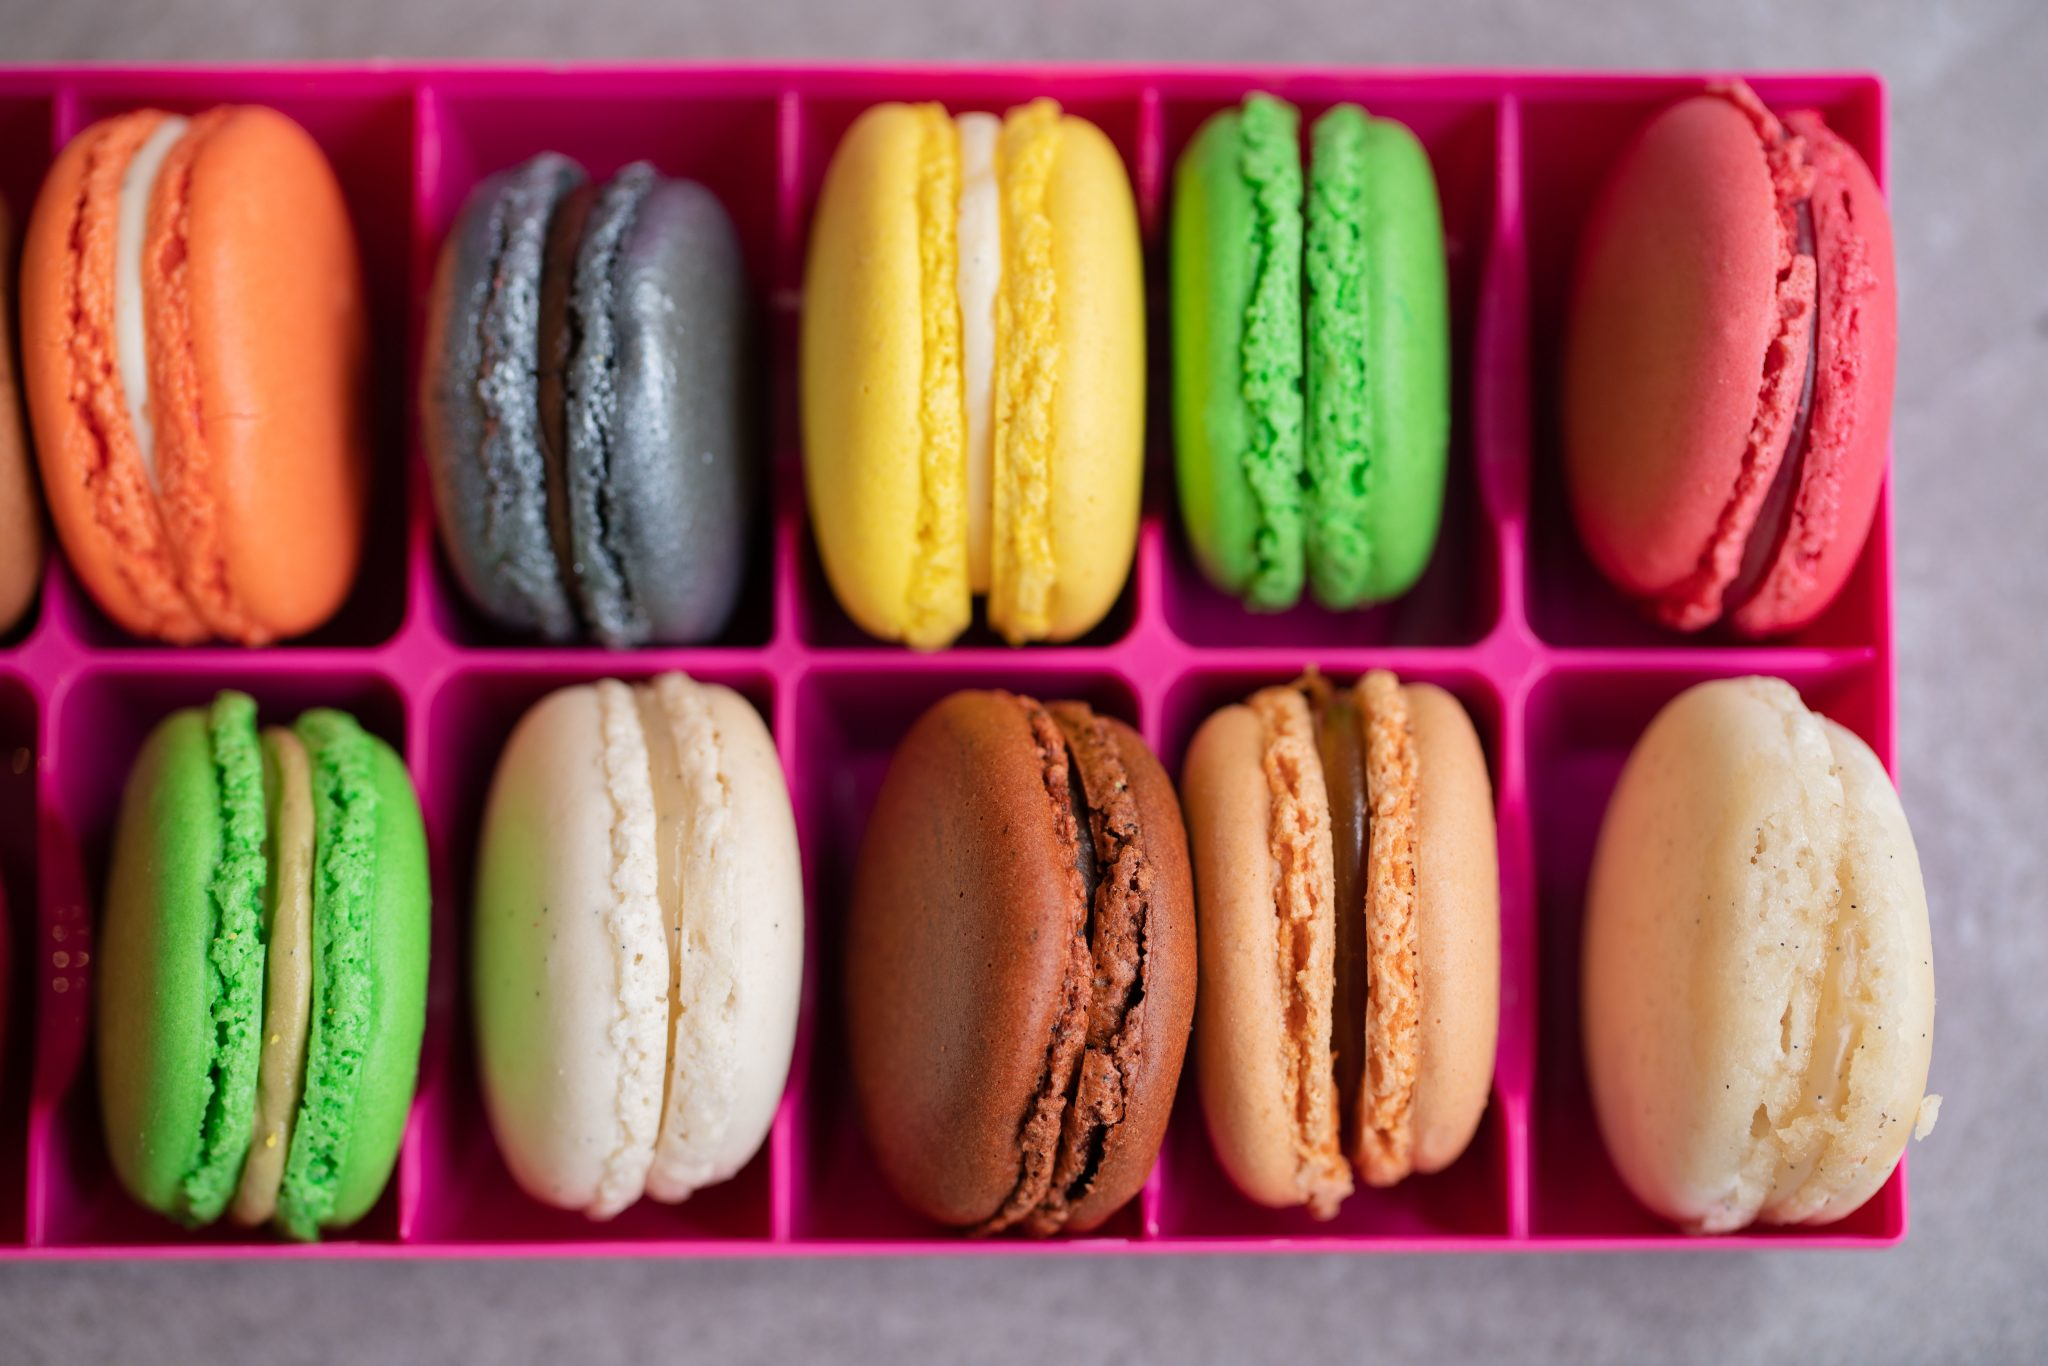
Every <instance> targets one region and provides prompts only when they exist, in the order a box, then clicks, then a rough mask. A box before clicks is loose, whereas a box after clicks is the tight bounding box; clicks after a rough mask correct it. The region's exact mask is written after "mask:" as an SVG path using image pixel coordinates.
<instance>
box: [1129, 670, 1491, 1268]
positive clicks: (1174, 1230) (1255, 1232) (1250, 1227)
mask: <svg viewBox="0 0 2048 1366" xmlns="http://www.w3.org/2000/svg"><path fill="white" fill-rule="evenodd" d="M1375 662H1378V661H1375ZM1385 663H1386V666H1387V667H1390V668H1393V669H1394V670H1395V671H1396V672H1397V673H1398V674H1399V675H1400V677H1401V678H1402V680H1403V681H1407V682H1428V683H1435V684H1437V685H1438V686H1440V687H1442V688H1444V689H1445V690H1446V691H1448V692H1450V693H1452V694H1453V695H1454V696H1456V697H1457V698H1458V700H1459V701H1461V702H1462V703H1464V705H1465V709H1466V711H1467V712H1468V713H1470V715H1471V717H1472V722H1473V725H1474V727H1475V729H1477V730H1478V732H1479V737H1480V744H1481V746H1482V747H1483V748H1484V750H1485V751H1486V755H1487V762H1488V768H1489V770H1490V774H1491V777H1492V781H1493V785H1494V789H1495V791H1496V793H1497V794H1498V796H1497V799H1496V800H1497V806H1502V807H1505V806H1508V805H1510V804H1511V803H1510V802H1509V801H1508V800H1507V799H1508V798H1509V797H1510V796H1511V795H1512V794H1510V793H1509V792H1508V790H1507V789H1506V786H1505V783H1504V781H1503V777H1504V775H1503V768H1502V763H1501V759H1502V755H1503V752H1504V751H1503V747H1502V740H1503V732H1502V721H1503V716H1504V709H1503V698H1502V697H1501V695H1500V693H1499V691H1498V690H1497V689H1496V688H1495V686H1494V685H1493V684H1492V682H1491V681H1490V680H1488V679H1487V678H1486V676H1485V675H1483V674H1480V673H1476V672H1473V671H1470V670H1464V669H1456V668H1443V667H1437V668H1431V667H1429V666H1427V665H1426V664H1409V663H1404V662H1397V661H1394V660H1388V661H1385ZM1326 672H1327V673H1328V674H1329V676H1330V677H1331V678H1333V679H1334V680H1335V681H1336V682H1337V683H1339V684H1340V685H1343V686H1348V685H1349V684H1350V682H1351V681H1352V679H1353V678H1355V677H1356V675H1357V674H1358V673H1359V672H1361V669H1360V668H1342V667H1330V668H1328V669H1326ZM1291 677H1293V675H1292V674H1282V673H1273V672H1270V671H1264V670H1256V669H1253V670H1247V669H1241V668H1231V667H1229V666H1226V665H1221V664H1215V665H1209V666H1206V667H1201V668H1198V669H1196V670H1194V671H1191V672H1189V673H1188V674H1185V675H1183V676H1182V677H1181V679H1180V680H1179V681H1178V682H1177V683H1175V684H1174V685H1173V686H1172V687H1171V688H1169V690H1168V691H1167V694H1166V699H1165V704H1164V706H1163V708H1162V711H1161V726H1160V730H1159V743H1160V755H1161V758H1162V759H1163V760H1164V761H1165V762H1166V764H1167V771H1168V772H1170V773H1172V774H1173V775H1174V776H1175V778H1176V780H1179V778H1180V777H1181V769H1182V764H1183V762H1184V761H1185V758H1186V753H1187V746H1188V743H1189V742H1190V741H1191V740H1192V739H1193V738H1194V734H1195V731H1196V730H1197V729H1199V728H1200V726H1201V724H1202V722H1203V721H1204V720H1206V719H1207V718H1208V717H1209V716H1210V715H1211V714H1212V713H1214V712H1215V711H1217V710H1219V709H1220V708H1222V707H1225V706H1227V705H1229V704H1231V703H1233V702H1241V701H1243V700H1244V699H1245V698H1246V697H1248V696H1250V695H1251V694H1252V693H1253V692H1255V691H1257V690H1258V689H1259V688H1262V687H1267V686H1269V685H1273V684H1284V683H1286V682H1288V681H1289V679H1290V678H1291ZM1503 852H1504V851H1503ZM1503 861H1504V862H1505V860H1503ZM1503 872H1504V873H1505V869H1503ZM1518 891H1519V889H1518V888H1516V887H1514V886H1513V885H1512V884H1510V883H1509V882H1508V880H1507V879H1506V878H1505V876H1504V877H1503V886H1502V896H1501V931H1502V933H1501V953H1502V962H1501V971H1502V978H1503V982H1504V983H1505V982H1511V981H1514V980H1517V979H1518V978H1519V976H1520V975H1521V972H1522V965H1521V963H1520V961H1519V959H1518V957H1517V956H1516V955H1517V954H1518V953H1520V952H1521V951H1522V950H1523V947H1524V946H1526V944H1527V942H1528V938H1529V936H1528V934H1527V932H1526V929H1525V925H1526V921H1527V919H1528V917H1529V914H1530V906H1529V903H1528V900H1527V898H1526V897H1523V896H1519V895H1517V894H1516V893H1517V892H1518ZM1515 1009H1516V1003H1515V1001H1514V999H1513V997H1512V994H1511V993H1509V992H1507V991H1505V990H1504V991H1503V993H1502V1000H1501V1016H1502V1037H1503V1041H1504V1042H1505V1041H1506V1040H1507V1039H1509V1038H1512V1037H1513V1036H1514V1035H1515V1034H1516V1032H1517V1026H1516V1015H1515ZM1526 1087H1527V1076H1526V1072H1525V1071H1524V1072H1522V1073H1521V1074H1520V1075H1518V1074H1517V1069H1516V1068H1515V1066H1514V1065H1513V1064H1512V1062H1511V1060H1510V1058H1509V1056H1508V1052H1507V1050H1506V1049H1505V1048H1503V1050H1502V1056H1501V1058H1500V1059H1499V1061H1497V1062H1496V1064H1495V1076H1494V1084H1493V1095H1492V1098H1491V1100H1490V1101H1489V1103H1488V1106H1487V1113H1486V1117H1485V1118H1484V1119H1483V1120H1482V1121H1481V1122H1480V1127H1479V1132H1478V1134H1476V1135H1475V1136H1474V1138H1473V1140H1472V1145H1471V1147H1469V1148H1467V1149H1466V1150H1465V1153H1464V1155H1463V1156H1462V1157H1460V1158H1459V1159H1458V1160H1457V1161H1456V1162H1454V1163H1452V1164H1451V1165H1450V1166H1449V1167H1447V1168H1446V1169H1444V1170H1443V1171H1441V1172H1437V1173H1435V1174H1434V1175H1430V1176H1411V1177H1409V1178H1408V1180H1406V1181H1404V1182H1402V1183H1401V1184H1400V1185H1398V1186H1394V1187H1391V1188H1389V1189H1385V1190H1374V1189H1372V1188H1370V1187H1367V1186H1364V1185H1362V1184H1361V1185H1360V1186H1359V1188H1358V1189H1357V1191H1356V1192H1355V1193H1354V1194H1353V1195H1352V1196H1351V1197H1350V1198H1349V1199H1347V1200H1346V1201H1345V1202H1344V1204H1343V1207H1342V1208H1341V1209H1340V1210H1339V1211H1338V1214H1337V1217H1336V1218H1335V1219H1333V1220H1330V1221H1329V1222H1327V1223H1325V1222H1320V1221H1318V1220H1316V1219H1314V1218H1313V1217H1311V1216H1310V1215H1309V1214H1308V1212H1307V1211H1306V1210H1301V1209H1290V1210H1270V1209H1266V1208H1264V1207H1262V1206H1260V1205H1258V1204H1256V1203H1254V1202H1253V1201H1251V1200H1249V1199H1247V1198H1245V1197H1244V1196H1243V1195H1241V1194H1240V1193H1239V1192H1238V1191H1237V1189H1236V1187H1235V1186H1234V1185H1233V1184H1232V1183H1231V1180H1230V1178H1229V1176H1228V1175H1227V1174H1226V1173H1225V1172H1224V1170H1223V1167H1222V1165H1221V1164H1220V1163H1219V1162H1218V1161H1217V1159H1216V1155H1215V1149H1214V1148H1213V1147H1212V1145H1211V1144H1210V1141H1209V1133H1208V1125H1207V1122H1206V1120H1205V1118H1204V1116H1203V1113H1202V1107H1201V1103H1200V1089H1201V1088H1200V1080H1199V1077H1198V1074H1197V1069H1196V1065H1195V1055H1194V1051H1193V1047H1192V1045H1191V1046H1190V1049H1189V1053H1188V1065H1187V1070H1186V1071H1185V1072H1184V1073H1183V1074H1182V1077H1181V1087H1180V1095H1179V1098H1178V1101H1177V1103H1176V1105H1175V1108H1174V1116H1173V1125H1172V1128H1171V1129H1170V1130H1169V1131H1168V1134H1167V1142H1166V1153H1165V1155H1164V1157H1163V1159H1162V1165H1163V1167H1164V1175H1163V1178H1162V1181H1161V1186H1162V1196H1161V1200H1160V1232H1161V1236H1162V1237H1165V1238H1169V1239H1179V1238H1186V1239H1195V1240H1203V1239H1233V1240H1259V1239H1284V1240H1300V1241H1303V1242H1306V1243H1312V1244H1316V1245H1327V1244H1331V1243H1334V1244H1335V1245H1337V1246H1351V1245H1353V1244H1359V1243H1366V1244H1369V1243H1372V1242H1375V1241H1388V1240H1391V1241H1396V1242H1401V1243H1405V1244H1413V1245H1420V1244H1422V1243H1426V1242H1428V1241H1429V1240H1431V1239H1433V1238H1443V1237H1456V1238H1483V1239H1491V1238H1503V1237H1505V1236H1506V1235H1507V1234H1508V1233H1509V1232H1510V1230H1511V1229H1512V1228H1513V1227H1514V1226H1515V1224H1516V1223H1517V1222H1518V1220H1517V1217H1516V1209H1515V1201H1514V1199H1513V1192H1514V1191H1515V1189H1516V1188H1517V1185H1518V1181H1517V1179H1516V1175H1517V1173H1519V1171H1520V1169H1521V1167H1522V1166H1523V1165H1524V1159H1523V1157H1522V1155H1521V1154H1520V1153H1519V1152H1517V1151H1515V1148H1516V1136H1517V1135H1518V1134H1519V1132H1520V1129H1521V1126H1520V1124H1519V1123H1518V1122H1515V1121H1513V1120H1511V1118H1510V1116H1517V1115H1519V1114H1520V1112H1521V1108H1522V1105H1523V1102H1524V1100H1525V1098H1526Z"/></svg>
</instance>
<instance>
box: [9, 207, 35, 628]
mask: <svg viewBox="0 0 2048 1366" xmlns="http://www.w3.org/2000/svg"><path fill="white" fill-rule="evenodd" d="M13 260H14V232H13V227H12V224H11V223H10V222H9V220H8V216H7V205H6V204H5V203H0V319H12V318H13V317H14V304H13V299H12V290H13V284H12V280H11V278H10V275H9V272H8V271H7V269H6V267H7V266H8V265H11V264H12V263H13ZM42 575H43V514H42V509H41V506H40V503H39V500H38V499H37V497H36V484H35V475H34V474H33V473H32V472H31V471H30V469H29V451H28V438H27V435H26V434H25V433H24V432H23V431H22V426H21V391H20V390H19V389H18V388H16V387H15V379H14V329H13V328H12V327H11V326H0V635H5V634H6V633H7V632H8V631H11V630H12V629H14V623H15V622H17V621H19V620H21V617H22V614H23V613H25V612H26V611H28V605H29V603H31V602H33V601H34V600H35V595H36V585H37V584H38V583H39V582H40V581H41V580H42Z"/></svg>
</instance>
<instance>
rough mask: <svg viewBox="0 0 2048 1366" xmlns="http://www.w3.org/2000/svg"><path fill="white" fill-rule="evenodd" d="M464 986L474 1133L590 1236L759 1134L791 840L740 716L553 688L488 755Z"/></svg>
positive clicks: (790, 976) (785, 1005) (763, 752)
mask: <svg viewBox="0 0 2048 1366" xmlns="http://www.w3.org/2000/svg"><path fill="white" fill-rule="evenodd" d="M475 916H476V920H475V942H474V957H473V964H472V971H473V973H474V989H475V993H476V1027H477V1040H478V1042H477V1046H478V1052H479V1055H480V1058H481V1063H482V1072H483V1091H484V1101H485V1105H486V1108H487V1109H488V1111H489V1114H490V1119H491V1127H492V1130H493V1132H494V1133H495V1134H496V1135H497V1140H498V1146H499V1148H500V1149H501V1150H502V1152H503V1153H504V1155H505V1160H506V1162H507V1164H508V1165H509V1166H510V1168H511V1170H512V1175H513V1177H514V1178H515V1179H516V1180H517V1181H518V1182H519V1184H520V1186H521V1187H522V1188H524V1189H525V1190H526V1191H527V1193H528V1194H530V1195H532V1196H533V1197H534V1198H535V1199H538V1200H541V1201H544V1202H546V1203H548V1204H550V1205H555V1206H559V1207H561V1208H564V1209H572V1210H581V1211H583V1212H584V1213H586V1214H588V1215H590V1216H591V1217H592V1218H595V1219H605V1218H610V1217H611V1216H613V1215H615V1214H618V1213H619V1212H620V1211H622V1210H624V1209H625V1208H627V1207H628V1206H630V1205H632V1204H633V1203H634V1202H635V1201H636V1200H638V1199H639V1198H640V1196H641V1195H642V1194H643V1193H644V1194H647V1195H650V1196H652V1197H653V1198H655V1199H656V1200H660V1201H665V1202H670V1203H673V1202H676V1201H680V1200H683V1199H685V1198H686V1197H688V1196H689V1195H690V1194H691V1193H692V1192H693V1191H696V1190H698V1189H699V1188H701V1187H704V1186H708V1185H711V1184H713V1183H715V1182H719V1181H723V1180H725V1179H727V1178H728V1177H730V1176H732V1175H733V1174H734V1173H736V1172H738V1171H739V1170H740V1168H742V1167H744V1166H745V1165H746V1164H747V1162H748V1161H749V1159H751V1158H752V1157H753V1155H754V1153H755V1151H756V1150H757V1149H759V1147H760V1145H761V1142H762V1140H763V1139H764V1138H765V1137H766V1136H767V1133H768V1127H769V1124H770V1121H771V1120H772V1119H773V1118H774V1114H775V1109H776V1105H777V1103H778V1102H779V1101H780V1099H781V1096H782V1089H783V1082H784V1080H785V1079H786V1077H787V1074H788V1070H789V1059H790V1050H791V1046H792V1044H793V1041H794V1039H795V1034H796V1016H797V997H798V987H799V984H800V981H801V978H802V973H803V922H804V908H803V887H802V878H801V873H800V869H799V865H798V857H797V841H796V826H795V822H794V820H793V818H792V816H791V813H790V806H789V795H788V792H787V790H786V788H785V787H784V784H783V777H782V767H781V764H780V762H779V761H778V759H777V757H776V753H775V746H774V742H773V741H772V740H770V738H769V735H768V729H767V727H766V726H765V725H763V724H762V721H761V718H760V716H759V715H758V714H757V713H756V712H755V710H754V708H753V707H752V705H750V704H749V703H748V702H747V701H746V699H745V698H743V697H741V696H739V695H738V694H737V693H735V692H733V691H732V690H731V689H729V688H723V687H719V686H716V685H713V684H704V683H698V682H696V681H694V680H692V679H690V678H689V677H687V676H685V675H683V674H680V673H668V674H662V675H660V676H658V677H655V678H652V679H649V680H647V681H645V682H641V683H635V684H627V683H622V682H619V681H617V680H614V679H605V680H602V681H600V682H597V683H592V684H584V685H578V686H575V687H568V688H563V689H562V690H560V691H558V692H555V693H552V694H550V695H549V696H547V697H545V698H543V699H542V700H541V701H539V702H537V703H535V704H534V706H533V708H532V709H531V710H530V711H528V712H527V714H526V715H525V717H524V718H523V719H521V721H520V722H519V725H518V726H517V727H516V728H515V729H514V731H513V732H512V738H511V739H510V740H509V741H508V742H507V743H506V746H505V751H504V754H503V755H502V756H501V757H500V759H499V761H498V769H497V774H496V776H495V778H494V779H493V781H492V784H491V794H490V799H489V804H488V806H487V808H486V810H485V814H484V822H483V835H482V839H481V846H480V849H479V852H478V863H477V886H476V907H475Z"/></svg>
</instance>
